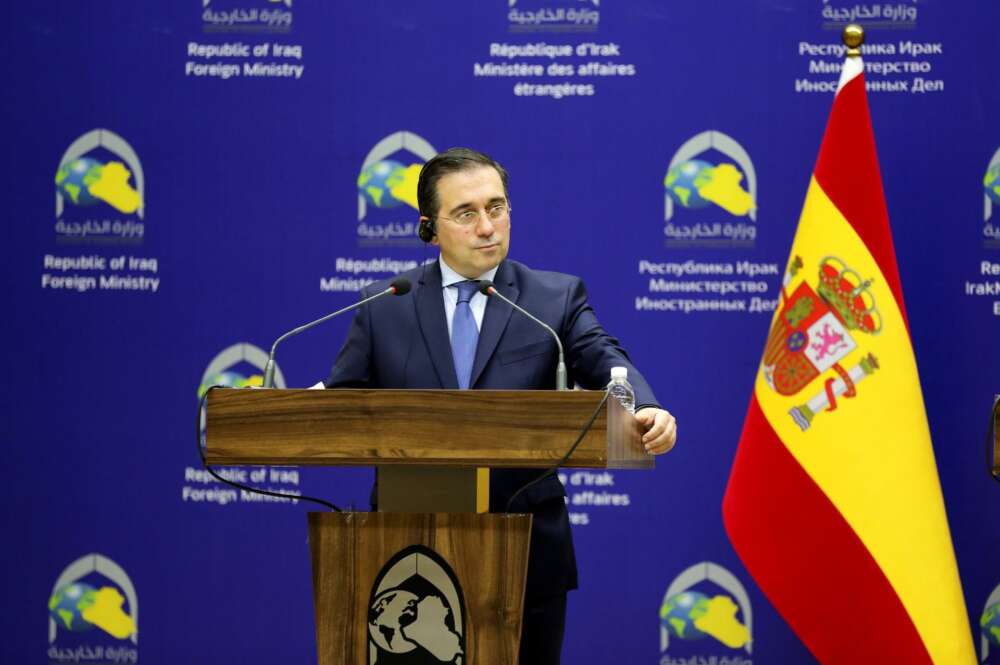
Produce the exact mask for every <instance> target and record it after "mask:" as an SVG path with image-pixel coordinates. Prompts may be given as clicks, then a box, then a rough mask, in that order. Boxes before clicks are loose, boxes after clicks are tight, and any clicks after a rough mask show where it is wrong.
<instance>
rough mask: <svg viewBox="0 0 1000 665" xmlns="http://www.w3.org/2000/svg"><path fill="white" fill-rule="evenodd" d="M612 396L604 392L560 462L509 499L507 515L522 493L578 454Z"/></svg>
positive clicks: (519, 489) (505, 510)
mask: <svg viewBox="0 0 1000 665" xmlns="http://www.w3.org/2000/svg"><path fill="white" fill-rule="evenodd" d="M610 395H611V391H610V390H605V391H604V397H602V398H601V403H600V404H598V405H597V408H596V409H594V413H593V414H591V416H590V420H588V421H587V424H586V425H584V426H583V430H581V431H580V435H579V436H578V437H576V441H574V442H573V445H572V446H570V447H569V450H567V451H566V454H565V455H563V456H562V458H561V459H560V460H559V461H558V462H556V463H555V464H553V465H552V466H551V467H549V468H548V469H546V470H545V471H544V472H542V474H541V475H540V476H538V477H537V478H535V479H534V480H531V481H528V482H527V483H525V484H524V485H522V486H521V487H520V488H518V490H517V491H516V492H514V493H513V494H512V495H511V496H510V498H509V499H507V506H506V507H505V508H504V512H505V513H509V512H510V508H511V506H512V505H514V500H515V499H516V498H517V497H518V496H519V495H520V494H521V492H524V491H525V490H527V489H528V488H529V487H533V486H534V485H536V484H538V483H540V482H542V481H543V480H545V479H546V478H548V477H549V476H552V475H554V474H555V472H556V471H558V470H559V467H561V466H562V465H563V464H565V463H566V460H568V459H569V458H570V457H571V456H572V455H573V453H574V452H576V449H577V447H578V446H579V445H580V442H581V441H583V437H585V436H587V432H589V431H590V428H591V427H593V426H594V421H596V420H597V416H599V415H601V409H603V408H604V405H605V404H607V403H608V397H609V396H610Z"/></svg>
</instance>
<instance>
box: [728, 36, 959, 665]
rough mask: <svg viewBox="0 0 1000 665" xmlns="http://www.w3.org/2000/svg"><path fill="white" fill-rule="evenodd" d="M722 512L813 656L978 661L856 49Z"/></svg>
mask: <svg viewBox="0 0 1000 665" xmlns="http://www.w3.org/2000/svg"><path fill="white" fill-rule="evenodd" d="M722 512H723V521H724V523H725V527H726V531H727V532H728V534H729V539H730V540H731V542H732V544H733V547H734V548H735V549H736V552H737V553H738V554H739V556H740V558H741V559H742V560H743V562H744V564H745V565H746V567H747V569H748V570H749V571H750V574H751V575H752V576H753V577H754V579H755V580H756V582H757V583H758V584H759V586H760V588H761V589H762V591H763V592H764V594H765V595H766V596H767V597H768V599H769V600H770V601H771V602H772V604H773V605H774V606H775V608H777V610H778V612H779V613H780V614H781V615H782V617H783V618H784V619H785V620H786V621H787V622H788V624H789V625H790V626H791V627H792V629H793V630H794V631H795V633H796V634H797V635H798V636H799V638H801V640H802V641H803V643H804V644H805V645H806V646H807V647H808V648H809V650H810V651H811V652H812V653H813V655H814V656H816V658H817V659H819V661H820V662H822V663H849V664H851V665H858V664H864V663H906V664H914V663H935V664H937V665H946V664H947V665H951V664H953V663H962V664H971V663H974V662H975V656H974V652H973V645H972V639H971V638H972V633H971V630H970V625H969V620H968V615H967V613H966V609H965V602H964V599H963V597H962V588H961V583H960V581H959V577H958V569H957V566H956V563H955V555H954V551H953V549H952V543H951V534H950V533H949V530H948V520H947V516H946V515H945V510H944V501H943V499H942V496H941V487H940V484H939V482H938V476H937V467H936V465H935V461H934V451H933V449H932V447H931V438H930V431H929V429H928V426H927V416H926V412H925V410H924V402H923V396H922V394H921V390H920V380H919V377H918V375H917V365H916V360H915V359H914V355H913V346H912V343H911V341H910V333H909V324H908V322H907V319H906V310H905V308H904V306H903V292H902V289H901V288H900V281H899V274H898V271H897V268H896V257H895V252H894V250H893V246H892V236H891V235H890V232H889V218H888V213H887V210H886V205H885V196H884V194H883V192H882V181H881V176H880V174H879V167H878V159H877V156H876V154H875V140H874V136H873V135H872V128H871V120H870V118H869V115H868V102H867V100H866V97H865V81H864V75H863V67H862V63H861V57H860V55H858V54H857V53H856V52H855V53H853V54H852V55H849V56H848V58H847V61H846V63H845V64H844V68H843V70H842V73H841V77H840V85H839V87H838V89H837V95H836V97H835V99H834V102H833V109H832V111H831V113H830V119H829V121H828V124H827V127H826V133H825V135H824V138H823V143H822V146H821V147H820V151H819V158H818V159H817V161H816V167H815V170H814V171H813V177H812V179H811V181H810V183H809V190H808V192H807V193H806V200H805V205H804V207H803V210H802V215H801V217H800V219H799V226H798V230H797V232H796V234H795V240H794V241H793V243H792V251H791V256H790V258H789V261H788V267H787V271H786V273H785V276H784V280H783V283H782V288H781V297H780V300H779V302H778V306H777V309H776V312H775V316H774V319H773V321H772V323H771V328H770V332H769V335H768V339H767V344H766V346H765V349H764V354H763V358H762V360H761V364H760V368H759V370H758V372H757V377H756V381H755V385H754V391H753V396H752V397H751V399H750V406H749V408H748V410H747V416H746V421H745V422H744V425H743V434H742V437H741V439H740V444H739V449H738V451H737V453H736V458H735V461H734V463H733V468H732V472H731V475H730V478H729V485H728V487H727V488H726V493H725V498H724V500H723V507H722Z"/></svg>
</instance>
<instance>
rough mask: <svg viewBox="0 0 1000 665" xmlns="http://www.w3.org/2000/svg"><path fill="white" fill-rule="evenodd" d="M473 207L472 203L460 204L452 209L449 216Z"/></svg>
mask: <svg viewBox="0 0 1000 665" xmlns="http://www.w3.org/2000/svg"><path fill="white" fill-rule="evenodd" d="M472 207H473V205H472V204H471V203H459V204H458V205H457V206H455V207H454V208H452V209H451V210H449V211H448V214H449V215H454V214H455V213H457V212H459V211H464V210H467V209H470V208H472Z"/></svg>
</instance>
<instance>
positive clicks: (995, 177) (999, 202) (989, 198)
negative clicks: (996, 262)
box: [983, 148, 1000, 249]
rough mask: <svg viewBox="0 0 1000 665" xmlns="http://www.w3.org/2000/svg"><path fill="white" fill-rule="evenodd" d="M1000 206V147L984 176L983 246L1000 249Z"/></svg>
mask: <svg viewBox="0 0 1000 665" xmlns="http://www.w3.org/2000/svg"><path fill="white" fill-rule="evenodd" d="M998 207H1000V148H998V149H997V151H996V152H995V153H993V159H991V160H990V163H989V166H987V167H986V175H984V176H983V246H984V247H986V248H987V249H1000V215H995V214H994V213H995V212H996V209H997V208H998Z"/></svg>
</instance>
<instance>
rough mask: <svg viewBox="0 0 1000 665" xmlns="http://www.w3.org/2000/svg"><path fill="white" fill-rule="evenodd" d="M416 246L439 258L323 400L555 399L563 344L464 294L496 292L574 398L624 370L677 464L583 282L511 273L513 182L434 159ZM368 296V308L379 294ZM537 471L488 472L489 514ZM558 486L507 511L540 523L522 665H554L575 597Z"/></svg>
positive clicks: (538, 337)
mask: <svg viewBox="0 0 1000 665" xmlns="http://www.w3.org/2000/svg"><path fill="white" fill-rule="evenodd" d="M417 199H418V204H419V207H420V215H421V217H420V237H421V239H423V240H424V241H425V242H430V243H432V244H434V245H437V246H438V247H439V248H440V250H441V256H440V259H439V261H438V262H437V263H434V264H431V265H425V266H423V267H420V268H416V269H414V270H411V271H410V272H408V273H406V274H405V275H403V276H405V277H406V278H408V279H409V280H410V282H411V283H412V284H414V288H413V290H412V292H411V293H410V294H408V295H405V296H402V297H399V298H389V299H381V300H377V301H374V302H373V303H370V304H369V305H367V306H365V307H362V308H361V309H359V310H358V314H357V315H356V317H355V318H354V321H353V323H352V324H351V328H350V331H349V332H348V336H347V341H346V342H345V343H344V347H343V348H342V349H341V351H340V354H339V356H338V357H337V361H336V363H335V365H334V367H333V372H332V374H331V376H330V379H329V381H328V382H327V386H328V387H363V388H444V389H457V388H489V389H541V390H544V389H554V388H555V369H556V363H557V349H556V344H555V341H554V340H553V339H552V338H551V336H550V335H549V334H548V333H546V332H545V330H544V329H542V328H541V327H540V326H538V324H537V323H534V322H532V321H530V320H529V319H527V318H526V317H524V316H523V315H521V314H520V313H517V312H514V311H513V308H511V307H510V305H508V304H506V303H504V302H503V301H501V300H499V299H497V298H489V299H487V297H486V296H484V295H483V294H481V293H478V292H477V291H476V290H475V285H474V284H469V281H470V280H473V281H476V280H491V281H492V282H493V283H494V285H495V286H496V288H497V290H498V291H499V292H500V293H501V294H503V295H505V296H506V297H507V298H509V299H510V300H512V301H514V302H516V303H517V304H518V305H520V306H521V307H523V308H524V309H526V310H527V311H529V312H531V313H532V315H534V316H536V317H538V318H539V319H541V320H542V321H544V322H546V323H547V324H548V325H550V326H551V327H552V328H553V329H554V330H555V331H556V332H557V333H558V335H559V337H560V339H561V341H562V343H563V347H564V348H565V351H566V359H567V366H568V373H569V378H570V382H571V385H572V383H574V382H575V383H576V384H577V385H580V386H581V387H583V388H587V389H599V388H603V387H604V386H605V385H606V384H607V382H608V380H609V378H610V374H611V368H612V367H615V366H623V367H627V368H628V378H629V382H630V383H631V384H632V386H633V388H634V389H635V393H636V418H637V419H638V420H639V421H640V423H641V424H642V425H643V426H644V427H645V429H646V433H645V435H644V436H643V444H644V445H645V447H646V450H647V451H648V452H650V453H651V454H660V453H664V452H667V451H668V450H670V449H671V448H672V447H673V445H674V442H675V441H676V438H677V425H676V422H675V420H674V418H673V416H671V415H670V413H668V412H667V411H665V410H663V409H661V408H660V407H659V405H658V404H657V402H656V398H655V397H654V395H653V392H652V390H651V389H650V387H649V385H648V384H647V383H646V380H645V379H644V378H643V377H642V375H641V374H640V373H639V372H638V371H637V370H636V369H635V368H634V367H633V366H632V363H631V362H630V361H629V359H628V356H627V355H626V353H625V351H624V350H623V349H622V348H621V346H620V345H619V344H618V341H617V340H616V339H614V338H613V337H611V336H610V335H608V334H607V333H606V332H605V331H604V329H603V328H602V327H601V325H600V324H599V323H598V322H597V318H596V316H595V315H594V312H593V310H592V309H591V307H590V305H589V304H588V302H587V294H586V291H585V289H584V287H583V283H582V282H581V281H580V279H579V278H576V277H572V276H570V275H564V274H560V273H554V272H543V271H538V270H532V269H530V268H528V267H526V266H524V265H523V264H521V263H518V262H516V261H512V260H508V259H507V258H506V257H507V250H508V247H509V242H510V197H509V194H508V177H507V172H506V171H505V170H504V168H503V167H502V166H500V165H499V164H498V163H497V162H495V161H494V160H492V159H491V158H490V157H488V156H486V155H484V154H482V153H479V152H476V151H473V150H469V149H467V148H453V149H451V150H448V151H446V152H444V153H441V154H440V155H437V156H436V157H434V158H433V159H431V160H430V161H429V162H427V164H426V165H424V167H423V170H422V171H421V173H420V180H419V184H418V186H417ZM387 286H388V282H385V283H378V284H373V285H371V286H370V287H369V288H368V289H366V290H365V295H369V294H371V293H376V292H378V291H381V290H383V289H385V288H386V287H387ZM538 475H539V471H538V470H524V469H495V470H493V471H491V472H490V510H491V511H502V510H504V509H505V507H506V505H507V502H508V500H509V499H510V497H511V496H512V495H513V494H514V492H516V491H517V489H518V488H520V487H521V486H523V485H525V484H526V483H528V482H529V481H530V480H532V479H534V478H536V477H537V476H538ZM564 496H565V491H564V489H563V487H562V484H561V483H560V482H559V480H558V478H556V477H554V476H553V477H550V478H548V479H546V480H545V481H543V482H541V483H537V484H535V485H533V486H532V487H530V488H529V489H528V490H527V491H525V492H523V493H522V494H521V495H519V496H518V498H517V500H516V501H515V502H514V504H513V505H512V506H511V509H512V510H514V511H516V512H530V513H532V514H533V515H534V519H533V526H532V533H531V550H530V560H529V562H528V579H527V589H526V597H525V610H524V624H523V629H522V637H521V661H520V662H521V663H522V665H530V664H534V663H539V664H546V665H548V664H555V663H558V662H559V653H560V650H561V647H562V638H563V627H564V625H565V616H566V592H567V591H569V590H570V589H575V588H576V586H577V573H576V559H575V556H574V553H573V542H572V537H571V533H570V526H569V518H568V515H567V511H566V504H565V501H564V499H563V497H564Z"/></svg>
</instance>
